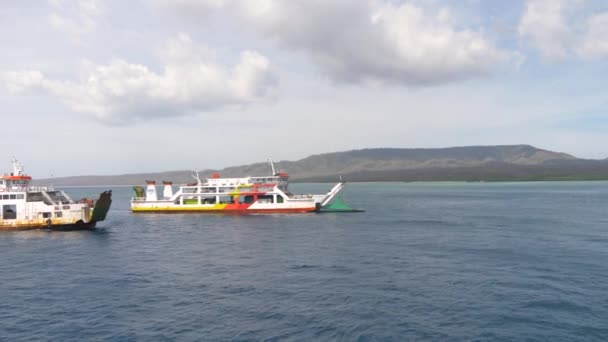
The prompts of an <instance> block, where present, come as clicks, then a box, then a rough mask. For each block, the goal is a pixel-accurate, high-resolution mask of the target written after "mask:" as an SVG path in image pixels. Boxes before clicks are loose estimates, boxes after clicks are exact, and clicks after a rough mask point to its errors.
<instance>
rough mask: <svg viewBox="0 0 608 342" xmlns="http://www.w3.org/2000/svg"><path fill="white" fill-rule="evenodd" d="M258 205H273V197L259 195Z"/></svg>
mask: <svg viewBox="0 0 608 342" xmlns="http://www.w3.org/2000/svg"><path fill="white" fill-rule="evenodd" d="M258 203H272V195H259V196H258Z"/></svg>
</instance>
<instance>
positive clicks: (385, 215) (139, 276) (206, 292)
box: [0, 182, 608, 341]
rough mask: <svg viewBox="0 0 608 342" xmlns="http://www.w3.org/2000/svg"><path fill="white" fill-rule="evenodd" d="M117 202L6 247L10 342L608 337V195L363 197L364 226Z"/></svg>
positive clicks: (361, 193) (415, 189) (359, 192)
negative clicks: (88, 224) (87, 225)
mask: <svg viewBox="0 0 608 342" xmlns="http://www.w3.org/2000/svg"><path fill="white" fill-rule="evenodd" d="M330 186H331V185H329V184H295V185H293V187H294V190H300V191H301V192H306V193H307V192H317V191H326V190H327V189H328V188H329V187H330ZM67 190H68V192H69V193H71V194H73V195H74V196H73V197H75V198H80V197H82V196H83V195H85V194H88V195H92V194H94V193H97V192H101V191H102V190H103V189H91V188H71V189H67ZM113 190H114V203H113V207H112V210H111V211H110V218H109V220H107V221H106V222H104V223H103V224H102V225H101V227H100V229H98V230H97V231H94V232H46V231H36V232H10V233H2V234H0V257H1V258H2V261H1V262H0V298H1V300H0V340H2V341H33V340H53V341H83V340H87V341H105V340H110V341H174V340H179V341H199V340H234V341H249V340H288V341H289V340H292V341H299V340H344V341H352V340H358V341H376V340H378V341H383V340H387V341H391V340H393V341H402V340H442V341H450V340H451V341H462V340H475V341H483V340H504V341H513V340H518V341H521V340H530V341H606V340H608V183H606V182H587V183H585V182H583V183H578V182H564V183H430V184H420V183H380V184H349V187H348V188H347V190H346V193H345V195H344V198H345V200H346V202H347V203H348V204H350V205H352V206H353V207H359V208H365V209H366V210H367V211H366V212H365V213H349V214H344V213H342V214H332V213H328V214H302V215H269V216H264V215H248V216H235V215H214V214H212V215H196V214H194V215H192V214H183V215H182V214H172V215H145V214H142V215H133V214H131V213H130V212H129V211H128V201H129V197H130V196H131V193H130V189H129V188H114V189H113Z"/></svg>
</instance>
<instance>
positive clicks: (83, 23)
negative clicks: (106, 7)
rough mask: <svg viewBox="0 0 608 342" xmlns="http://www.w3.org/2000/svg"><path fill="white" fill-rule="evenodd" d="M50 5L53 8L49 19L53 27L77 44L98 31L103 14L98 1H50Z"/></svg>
mask: <svg viewBox="0 0 608 342" xmlns="http://www.w3.org/2000/svg"><path fill="white" fill-rule="evenodd" d="M49 4H50V5H51V7H52V8H53V12H52V13H51V14H50V15H49V18H48V20H49V24H50V25H51V27H52V28H53V29H55V30H57V31H59V32H62V33H64V34H66V35H67V36H69V37H70V39H72V40H73V41H75V42H80V41H81V40H82V37H83V36H85V35H87V34H90V33H92V32H94V31H95V30H96V28H97V19H98V18H99V16H100V15H101V13H102V9H101V5H100V4H99V2H98V0H78V1H66V0H49Z"/></svg>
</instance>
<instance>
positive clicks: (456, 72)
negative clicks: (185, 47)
mask: <svg viewBox="0 0 608 342" xmlns="http://www.w3.org/2000/svg"><path fill="white" fill-rule="evenodd" d="M157 1H161V2H162V3H163V4H164V5H165V6H171V7H173V8H174V9H176V10H183V9H184V8H187V9H189V11H187V12H184V11H182V13H183V14H184V15H192V13H201V12H205V13H207V12H209V11H211V10H218V9H224V10H225V12H226V13H232V14H234V13H236V17H238V18H240V19H241V20H242V21H243V22H245V23H246V24H247V25H249V26H250V27H252V28H254V29H255V30H256V31H257V32H260V33H261V34H262V35H264V36H266V37H268V38H270V39H272V40H274V41H275V42H277V43H278V45H279V46H281V47H284V48H288V49H291V50H295V51H302V52H305V53H306V55H307V56H308V57H309V58H310V60H311V61H312V62H313V63H314V64H315V65H316V66H318V68H319V69H320V70H321V71H322V72H323V73H324V74H325V75H327V76H328V77H329V78H330V79H332V80H333V81H335V82H345V83H365V82H372V83H397V84H404V85H408V86H418V85H434V84H441V83H445V82H450V81H456V80H463V79H469V78H473V77H478V76H480V75H485V74H488V73H492V72H494V71H496V70H499V69H502V68H504V67H505V66H506V67H510V66H513V65H515V64H517V63H518V62H519V60H520V56H519V54H517V53H513V52H511V51H505V50H503V49H500V48H498V47H497V46H495V44H493V42H491V41H490V40H489V39H488V38H487V37H486V36H485V35H484V33H483V32H482V31H480V30H475V29H469V28H461V27H457V26H456V25H455V24H454V23H452V21H451V20H450V17H451V15H450V11H449V10H448V9H447V8H442V9H439V10H438V11H437V13H430V12H429V11H425V10H424V9H423V8H422V7H418V6H416V5H415V4H413V3H403V4H399V5H397V4H394V2H391V1H372V0H369V1H368V0H358V1H352V0H308V1H291V0H290V1H286V0H213V1H211V0H179V1H178V2H176V3H172V2H170V1H166V0H157Z"/></svg>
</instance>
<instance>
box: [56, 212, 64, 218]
mask: <svg viewBox="0 0 608 342" xmlns="http://www.w3.org/2000/svg"><path fill="white" fill-rule="evenodd" d="M55 217H63V212H61V211H56V212H55Z"/></svg>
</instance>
